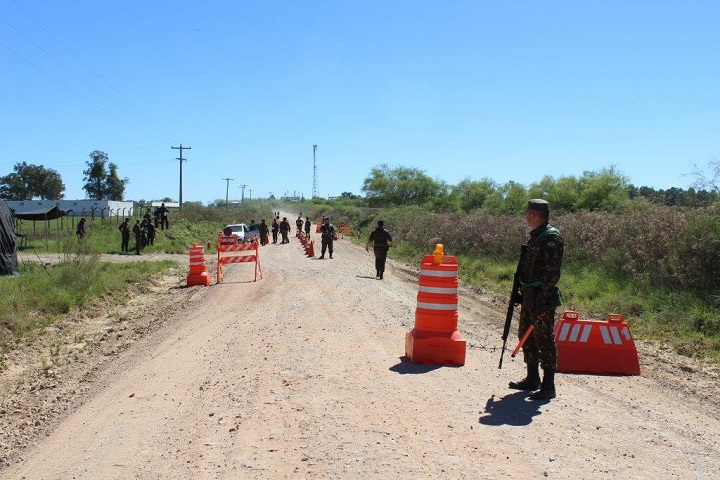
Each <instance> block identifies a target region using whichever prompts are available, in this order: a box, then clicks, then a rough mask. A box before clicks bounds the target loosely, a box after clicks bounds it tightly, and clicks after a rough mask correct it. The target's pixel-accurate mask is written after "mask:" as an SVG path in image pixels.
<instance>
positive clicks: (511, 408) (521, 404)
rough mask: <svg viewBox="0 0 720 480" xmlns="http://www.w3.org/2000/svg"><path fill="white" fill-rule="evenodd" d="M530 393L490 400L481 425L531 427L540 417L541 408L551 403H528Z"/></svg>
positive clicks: (486, 404) (519, 393)
mask: <svg viewBox="0 0 720 480" xmlns="http://www.w3.org/2000/svg"><path fill="white" fill-rule="evenodd" d="M529 394H530V392H515V393H511V394H510V395H505V396H504V397H502V398H500V399H499V400H495V395H492V396H491V397H490V398H488V401H487V402H486V403H485V411H484V412H483V414H482V416H481V417H480V420H479V423H481V424H482V425H489V426H492V427H498V426H500V425H512V426H516V427H519V426H523V425H529V424H530V423H531V422H532V420H533V417H535V416H537V415H540V407H541V406H542V405H546V404H547V403H548V402H549V401H528V400H527V397H528V395H529Z"/></svg>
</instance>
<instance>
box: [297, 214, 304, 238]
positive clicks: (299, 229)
mask: <svg viewBox="0 0 720 480" xmlns="http://www.w3.org/2000/svg"><path fill="white" fill-rule="evenodd" d="M295 227H296V228H297V233H298V234H299V233H300V232H302V229H303V220H302V217H301V216H300V217H298V218H297V220H295Z"/></svg>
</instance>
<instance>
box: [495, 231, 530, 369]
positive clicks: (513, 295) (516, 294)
mask: <svg viewBox="0 0 720 480" xmlns="http://www.w3.org/2000/svg"><path fill="white" fill-rule="evenodd" d="M525 252H527V245H523V246H521V247H520V260H519V261H518V265H517V268H516V269H515V276H514V277H513V286H512V291H511V292H510V302H508V308H507V313H506V314H505V327H504V328H503V334H502V340H503V345H502V350H501V351H500V363H499V364H498V368H502V362H503V355H505V346H506V345H507V339H508V336H509V335H510V324H511V323H512V317H513V314H514V313H515V305H518V304H519V303H520V302H522V299H521V298H520V269H521V268H522V262H523V259H524V258H525Z"/></svg>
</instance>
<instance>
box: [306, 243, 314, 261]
mask: <svg viewBox="0 0 720 480" xmlns="http://www.w3.org/2000/svg"><path fill="white" fill-rule="evenodd" d="M314 244H315V240H310V243H309V247H308V249H307V256H308V258H315V248H314V247H313V245H314Z"/></svg>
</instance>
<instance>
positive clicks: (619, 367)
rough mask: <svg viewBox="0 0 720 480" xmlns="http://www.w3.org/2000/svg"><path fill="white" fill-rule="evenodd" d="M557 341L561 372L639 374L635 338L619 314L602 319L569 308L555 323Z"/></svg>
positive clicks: (559, 369)
mask: <svg viewBox="0 0 720 480" xmlns="http://www.w3.org/2000/svg"><path fill="white" fill-rule="evenodd" d="M555 343H556V344H557V351H558V364H557V371H558V372H563V373H598V374H611V375H640V361H639V360H638V354H637V349H636V348H635V341H634V340H633V337H632V335H631V334H630V328H629V327H628V324H627V322H625V317H623V316H622V315H621V314H619V313H611V314H610V315H609V316H608V319H607V320H606V321H603V320H581V319H580V315H579V314H578V312H573V311H567V312H565V313H564V314H563V316H562V318H561V319H560V320H559V321H558V322H557V323H556V324H555Z"/></svg>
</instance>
